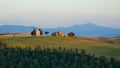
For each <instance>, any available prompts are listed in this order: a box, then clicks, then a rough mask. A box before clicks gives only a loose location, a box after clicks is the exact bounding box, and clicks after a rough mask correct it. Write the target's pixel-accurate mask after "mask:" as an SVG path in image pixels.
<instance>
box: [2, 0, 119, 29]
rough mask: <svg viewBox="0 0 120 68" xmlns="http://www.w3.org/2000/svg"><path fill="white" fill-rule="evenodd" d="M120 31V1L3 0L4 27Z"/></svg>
mask: <svg viewBox="0 0 120 68" xmlns="http://www.w3.org/2000/svg"><path fill="white" fill-rule="evenodd" d="M85 23H93V24H97V25H101V26H107V27H112V28H120V0H0V25H26V26H39V27H42V28H54V27H69V26H72V25H80V24H85Z"/></svg>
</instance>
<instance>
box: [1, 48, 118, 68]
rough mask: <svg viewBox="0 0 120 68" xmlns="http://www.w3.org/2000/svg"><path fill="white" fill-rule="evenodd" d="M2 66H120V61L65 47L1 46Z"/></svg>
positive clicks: (93, 67)
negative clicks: (23, 47)
mask: <svg viewBox="0 0 120 68" xmlns="http://www.w3.org/2000/svg"><path fill="white" fill-rule="evenodd" d="M0 67H1V68H120V62H119V61H117V60H115V59H114V58H106V57H105V56H101V57H95V55H91V54H86V51H85V50H81V51H79V50H78V49H65V48H61V47H59V48H57V49H56V48H53V49H50V48H41V47H39V46H37V47H36V48H35V49H34V50H33V49H31V48H29V47H28V48H25V49H22V48H19V47H16V48H7V47H4V48H0Z"/></svg>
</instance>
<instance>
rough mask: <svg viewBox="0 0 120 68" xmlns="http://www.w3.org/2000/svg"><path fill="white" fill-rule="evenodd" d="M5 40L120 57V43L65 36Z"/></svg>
mask: <svg viewBox="0 0 120 68" xmlns="http://www.w3.org/2000/svg"><path fill="white" fill-rule="evenodd" d="M4 41H5V42H6V43H7V44H9V47H16V46H20V47H23V48H24V47H28V46H30V47H32V48H34V46H36V45H39V46H41V47H50V48H53V47H65V48H78V49H86V51H87V52H88V53H94V54H95V55H97V56H101V55H105V56H108V57H116V58H118V59H120V45H119V44H109V43H103V42H96V41H90V40H86V39H80V38H64V37H18V38H6V39H4Z"/></svg>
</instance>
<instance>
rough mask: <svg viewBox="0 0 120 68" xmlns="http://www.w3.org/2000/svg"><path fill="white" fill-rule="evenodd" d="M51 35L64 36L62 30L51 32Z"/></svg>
mask: <svg viewBox="0 0 120 68" xmlns="http://www.w3.org/2000/svg"><path fill="white" fill-rule="evenodd" d="M51 36H56V37H66V35H65V34H63V33H62V32H59V31H57V32H54V33H52V34H51Z"/></svg>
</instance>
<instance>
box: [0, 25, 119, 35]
mask: <svg viewBox="0 0 120 68" xmlns="http://www.w3.org/2000/svg"><path fill="white" fill-rule="evenodd" d="M33 28H38V27H35V26H19V25H3V26H0V33H30V32H31V31H32V30H33ZM40 29H42V30H43V31H49V32H50V34H51V33H52V32H55V31H60V32H62V33H65V34H67V33H68V32H74V33H75V34H76V36H85V37H120V29H115V28H110V27H103V26H98V25H95V24H91V23H87V24H83V25H74V26H71V27H66V28H65V27H59V28H46V29H45V28H40Z"/></svg>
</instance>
